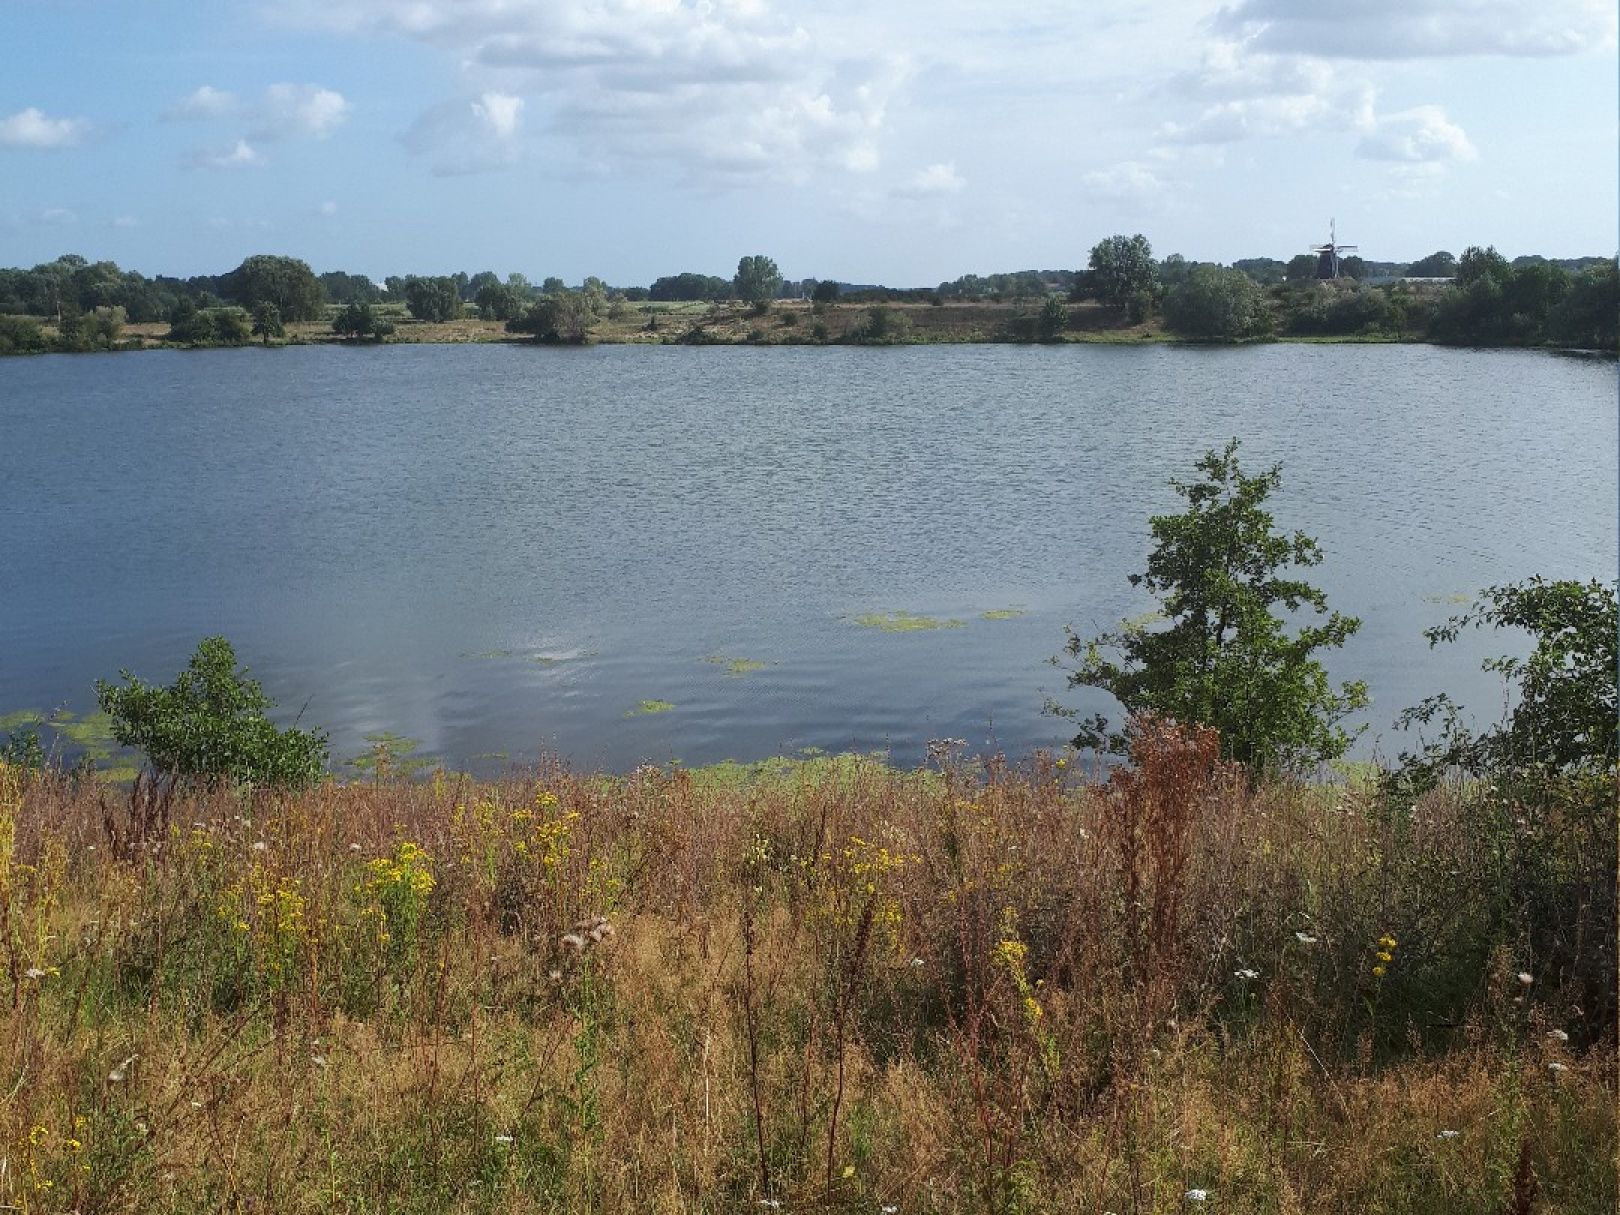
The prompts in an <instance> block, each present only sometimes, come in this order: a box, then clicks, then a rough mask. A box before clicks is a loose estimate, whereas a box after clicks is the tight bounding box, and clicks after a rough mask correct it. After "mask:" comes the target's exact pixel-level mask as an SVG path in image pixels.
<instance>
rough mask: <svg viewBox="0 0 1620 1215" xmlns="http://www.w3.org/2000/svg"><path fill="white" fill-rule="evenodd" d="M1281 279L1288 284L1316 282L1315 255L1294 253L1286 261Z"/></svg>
mask: <svg viewBox="0 0 1620 1215" xmlns="http://www.w3.org/2000/svg"><path fill="white" fill-rule="evenodd" d="M1283 279H1284V281H1286V282H1290V283H1311V282H1315V281H1316V254H1314V253H1296V254H1295V255H1294V256H1293V257H1291V258H1289V259H1288V264H1287V265H1286V266H1284V267H1283Z"/></svg>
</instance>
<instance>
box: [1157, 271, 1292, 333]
mask: <svg viewBox="0 0 1620 1215" xmlns="http://www.w3.org/2000/svg"><path fill="white" fill-rule="evenodd" d="M1164 320H1165V324H1167V325H1168V326H1169V327H1170V328H1171V329H1173V330H1175V331H1176V332H1177V333H1180V334H1183V335H1184V336H1186V337H1198V338H1222V339H1225V340H1228V341H1231V340H1236V339H1241V338H1250V337H1259V336H1261V335H1262V334H1265V333H1269V332H1270V330H1271V314H1270V313H1269V312H1267V311H1266V300H1265V293H1264V292H1263V291H1261V289H1260V288H1259V287H1257V286H1256V285H1255V282H1254V280H1253V279H1251V278H1250V277H1249V276H1248V275H1247V274H1244V273H1243V271H1241V270H1228V269H1226V268H1225V267H1224V266H1209V265H1202V264H1201V265H1197V266H1194V267H1193V268H1192V269H1191V270H1189V271H1188V272H1187V281H1186V282H1184V283H1182V284H1181V286H1179V287H1177V288H1176V289H1175V290H1174V291H1172V292H1170V294H1169V295H1168V296H1167V297H1166V298H1165V301H1164Z"/></svg>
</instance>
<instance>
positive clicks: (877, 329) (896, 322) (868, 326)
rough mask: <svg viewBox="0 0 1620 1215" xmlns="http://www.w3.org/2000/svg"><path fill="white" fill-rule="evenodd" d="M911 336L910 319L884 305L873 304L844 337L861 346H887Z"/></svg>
mask: <svg viewBox="0 0 1620 1215" xmlns="http://www.w3.org/2000/svg"><path fill="white" fill-rule="evenodd" d="M910 336H911V318H910V317H908V316H906V315H905V314H904V313H902V312H896V311H895V310H894V309H892V308H890V307H888V306H887V305H884V304H874V305H873V306H872V307H870V308H868V309H867V310H866V314H865V315H864V316H863V317H861V319H860V321H859V322H857V323H856V324H855V326H854V327H853V328H851V329H850V331H849V332H848V333H847V334H846V335H845V340H846V341H851V342H856V343H858V344H860V345H863V346H887V345H892V344H893V343H896V342H903V341H905V340H906V338H908V337H910Z"/></svg>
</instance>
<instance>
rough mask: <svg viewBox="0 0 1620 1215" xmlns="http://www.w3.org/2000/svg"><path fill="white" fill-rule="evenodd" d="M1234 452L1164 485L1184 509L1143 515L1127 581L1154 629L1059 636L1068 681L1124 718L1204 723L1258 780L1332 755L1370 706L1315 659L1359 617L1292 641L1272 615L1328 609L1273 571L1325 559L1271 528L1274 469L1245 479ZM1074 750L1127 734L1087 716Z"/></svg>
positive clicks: (1302, 632) (1117, 743)
mask: <svg viewBox="0 0 1620 1215" xmlns="http://www.w3.org/2000/svg"><path fill="white" fill-rule="evenodd" d="M1238 446H1239V444H1238V441H1237V440H1236V439H1233V440H1232V441H1231V442H1230V443H1228V444H1227V445H1226V448H1225V450H1224V451H1218V452H1217V451H1210V452H1207V453H1205V455H1204V457H1203V458H1202V459H1201V460H1199V461H1198V465H1197V468H1198V471H1199V472H1200V473H1201V474H1202V478H1201V479H1200V480H1197V481H1192V482H1181V481H1172V482H1171V483H1170V484H1171V485H1172V486H1173V487H1174V489H1175V491H1176V492H1177V493H1178V494H1180V495H1181V497H1182V498H1183V499H1185V501H1186V504H1187V509H1186V510H1185V511H1184V512H1182V513H1181V514H1177V515H1159V516H1155V517H1154V518H1152V519H1151V520H1150V521H1149V526H1150V527H1151V529H1152V533H1153V538H1154V541H1155V543H1154V548H1153V551H1152V553H1151V554H1150V555H1149V556H1148V561H1147V570H1146V572H1144V573H1141V574H1133V575H1131V577H1130V582H1131V585H1132V586H1138V587H1145V588H1146V589H1147V590H1148V591H1150V592H1151V593H1152V594H1154V595H1155V596H1156V597H1157V598H1158V600H1159V603H1160V608H1161V611H1162V614H1163V616H1164V618H1165V619H1164V624H1163V626H1162V627H1153V626H1149V627H1138V626H1135V625H1132V624H1130V623H1125V624H1122V625H1121V626H1120V628H1119V629H1118V630H1117V631H1115V632H1111V633H1104V634H1102V635H1101V636H1099V637H1096V638H1093V639H1090V640H1082V639H1081V638H1080V637H1079V636H1078V635H1077V634H1076V633H1075V632H1074V631H1073V629H1072V628H1071V629H1069V630H1067V635H1068V643H1067V646H1066V653H1067V654H1068V655H1069V656H1070V657H1071V658H1073V659H1075V660H1076V662H1077V664H1078V665H1076V666H1074V667H1072V668H1071V669H1070V671H1069V686H1070V687H1071V688H1078V687H1095V688H1101V689H1103V690H1104V691H1107V692H1110V693H1112V694H1113V696H1114V698H1115V699H1116V700H1118V701H1119V702H1120V704H1121V705H1122V706H1123V707H1124V708H1125V710H1126V711H1127V712H1128V713H1130V714H1132V715H1135V714H1138V713H1153V714H1157V715H1160V716H1165V717H1170V718H1173V719H1175V720H1176V721H1179V722H1182V723H1183V724H1198V725H1206V726H1212V727H1214V728H1215V729H1216V730H1218V731H1219V732H1220V735H1221V753H1222V755H1223V756H1224V757H1225V758H1227V759H1230V760H1235V761H1237V762H1239V763H1243V764H1247V765H1249V766H1250V767H1251V768H1253V769H1255V770H1257V771H1260V772H1265V771H1272V770H1276V769H1279V768H1286V767H1292V766H1296V765H1301V764H1309V763H1316V762H1320V761H1323V760H1329V759H1334V758H1336V757H1337V756H1340V755H1342V754H1344V752H1345V750H1346V748H1347V747H1348V746H1349V745H1350V741H1351V738H1352V736H1351V735H1350V734H1349V733H1347V732H1346V731H1345V730H1344V729H1342V728H1341V727H1340V725H1339V722H1340V721H1342V720H1343V719H1344V717H1345V716H1346V715H1348V714H1349V713H1351V712H1353V711H1354V710H1357V709H1360V708H1362V707H1363V706H1364V705H1365V704H1366V703H1367V692H1366V686H1365V685H1364V684H1362V683H1359V682H1349V683H1344V684H1341V685H1340V686H1339V688H1338V689H1336V690H1335V689H1334V688H1333V687H1332V686H1331V685H1330V684H1329V682H1328V677H1327V672H1326V671H1325V670H1324V669H1323V667H1322V665H1321V663H1320V662H1318V661H1316V660H1315V659H1314V658H1313V657H1312V655H1313V654H1314V653H1316V652H1317V651H1318V650H1321V649H1333V648H1338V647H1339V646H1342V645H1343V644H1344V643H1345V640H1346V639H1347V638H1349V637H1350V636H1351V635H1353V634H1354V633H1355V632H1356V630H1357V629H1358V628H1359V627H1360V626H1361V622H1360V621H1359V620H1357V619H1355V618H1354V617H1349V616H1341V615H1340V614H1339V613H1337V612H1333V613H1328V614H1327V618H1326V620H1324V621H1323V622H1322V623H1320V624H1317V625H1314V626H1312V625H1305V626H1302V627H1301V628H1300V629H1299V631H1298V632H1296V633H1292V634H1290V632H1289V629H1288V624H1287V622H1286V621H1285V620H1284V619H1282V618H1281V617H1280V616H1278V615H1277V614H1276V609H1278V608H1281V609H1285V610H1286V611H1287V612H1290V613H1297V612H1299V611H1300V609H1302V608H1309V609H1311V611H1313V612H1314V613H1315V614H1317V615H1319V616H1320V615H1322V614H1324V613H1327V600H1326V597H1325V596H1324V595H1323V593H1322V592H1321V591H1320V590H1318V589H1317V588H1316V587H1314V586H1311V585H1310V584H1309V583H1307V582H1304V581H1301V580H1299V579H1297V578H1289V577H1286V576H1284V571H1285V570H1287V568H1288V567H1290V566H1313V565H1317V564H1319V563H1320V562H1321V560H1322V554H1321V550H1320V549H1319V548H1318V547H1317V544H1316V541H1315V540H1313V539H1312V538H1311V537H1309V536H1307V535H1305V533H1304V532H1299V531H1296V532H1294V533H1293V534H1292V535H1287V534H1284V533H1280V532H1277V531H1274V530H1273V526H1272V522H1273V521H1272V516H1271V514H1270V512H1268V511H1266V510H1265V509H1264V503H1265V500H1266V499H1267V498H1268V497H1269V496H1270V495H1271V494H1272V493H1273V492H1274V491H1275V490H1276V489H1277V487H1278V486H1279V485H1280V484H1281V483H1282V469H1281V466H1280V465H1273V466H1272V467H1271V468H1270V469H1268V470H1266V471H1265V472H1263V473H1260V474H1259V475H1258V476H1253V477H1251V476H1246V475H1245V474H1244V473H1243V470H1242V469H1241V468H1240V467H1239V465H1238ZM1110 651H1111V652H1112V653H1113V655H1115V656H1110ZM1055 661H1060V662H1061V659H1058V660H1055ZM1054 709H1055V711H1057V712H1059V713H1060V714H1063V715H1066V716H1077V714H1076V713H1075V712H1074V711H1073V710H1066V709H1062V708H1059V707H1056V706H1054ZM1074 746H1076V747H1092V748H1098V749H1108V750H1111V751H1119V750H1121V749H1122V748H1123V746H1124V735H1123V733H1122V732H1121V731H1119V730H1110V729H1109V727H1108V722H1107V719H1106V718H1105V717H1104V716H1103V715H1101V714H1098V715H1096V716H1094V717H1092V718H1091V719H1089V720H1087V721H1085V722H1084V723H1083V725H1082V727H1081V729H1080V732H1079V733H1078V734H1077V735H1076V736H1075V738H1074Z"/></svg>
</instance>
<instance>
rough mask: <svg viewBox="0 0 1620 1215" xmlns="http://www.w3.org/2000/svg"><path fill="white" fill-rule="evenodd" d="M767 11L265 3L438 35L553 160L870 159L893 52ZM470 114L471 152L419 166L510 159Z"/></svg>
mask: <svg viewBox="0 0 1620 1215" xmlns="http://www.w3.org/2000/svg"><path fill="white" fill-rule="evenodd" d="M788 2H789V3H791V2H792V0H788ZM781 9H782V5H781V3H780V2H779V0H700V2H698V3H690V2H686V0H574V2H572V3H560V2H559V0H410V2H409V3H403V2H399V0H320V2H318V3H317V2H315V0H304V2H303V3H301V4H300V3H291V4H290V7H288V8H286V9H285V10H284V11H282V12H281V13H280V16H281V17H282V18H283V19H291V20H297V21H302V22H303V23H306V24H310V23H313V24H319V25H322V26H325V27H326V28H334V29H341V30H346V31H349V32H353V33H361V34H392V35H396V36H402V37H406V38H411V39H414V40H418V41H422V42H426V43H429V44H431V45H433V46H436V47H439V48H442V49H444V50H445V51H447V52H449V53H450V54H453V55H454V56H455V58H456V61H457V62H458V63H459V64H460V65H461V68H462V71H463V73H464V76H465V79H466V80H467V82H468V84H469V85H470V87H469V90H468V91H469V93H472V94H483V95H485V96H488V95H490V94H499V95H502V96H507V97H514V98H518V97H521V98H525V99H527V100H528V102H529V103H530V105H531V106H532V107H533V110H534V111H535V112H536V113H537V114H539V115H542V117H541V118H540V119H539V120H538V121H537V122H536V123H535V124H534V125H535V128H536V132H535V133H536V135H537V136H538V137H546V138H548V139H549V140H550V141H552V142H553V144H556V145H560V147H561V150H562V155H561V156H559V158H558V159H562V160H566V158H567V155H568V154H572V156H573V157H574V158H575V159H576V160H577V161H578V162H579V164H580V165H582V166H586V167H589V168H593V169H597V170H602V169H613V168H617V167H621V166H624V165H636V164H646V163H648V162H654V163H666V164H672V165H674V166H676V167H677V168H678V169H681V170H684V171H685V172H686V173H687V174H688V175H690V176H691V177H692V178H693V179H695V180H696V181H698V182H699V183H701V184H705V185H717V184H718V185H726V184H744V183H748V184H752V183H754V182H757V181H760V180H783V181H792V182H802V181H805V180H808V179H809V177H810V175H811V174H812V173H814V172H817V171H819V170H825V169H833V170H838V171H843V172H854V173H862V172H871V171H873V170H874V169H876V168H877V167H878V166H879V165H880V164H881V161H882V151H883V149H882V144H883V133H884V125H885V121H886V116H887V109H888V106H889V104H890V103H891V101H892V100H893V98H894V97H895V95H896V94H897V92H898V91H899V90H900V89H901V88H902V87H903V85H904V84H905V82H906V80H907V79H908V78H909V75H910V67H909V64H908V63H907V62H906V61H905V60H904V58H903V57H899V56H894V55H887V54H873V53H872V52H871V50H870V46H871V45H881V44H880V43H874V44H869V45H868V46H867V47H864V48H862V49H860V50H858V51H845V50H840V49H839V48H836V47H833V46H832V45H831V44H830V43H828V42H826V41H825V40H821V39H818V38H816V37H814V36H813V35H812V34H811V33H810V32H809V30H808V29H807V28H806V27H805V25H804V24H802V23H801V22H800V21H798V20H795V19H793V18H790V17H789V16H786V15H784V13H783V12H782V11H781ZM810 11H811V12H813V10H810ZM458 106H460V107H461V109H462V110H463V111H464V110H465V106H466V103H445V104H444V105H440V106H435V107H434V108H433V109H431V110H429V111H428V112H427V113H425V114H423V115H422V116H421V117H420V118H419V119H418V120H417V122H416V124H415V125H414V126H413V127H412V128H411V130H410V131H408V132H407V133H406V136H405V139H406V143H407V146H412V147H415V148H418V149H425V148H426V147H427V146H428V145H432V144H433V143H434V142H435V140H434V133H435V132H442V131H448V130H450V129H452V124H453V123H461V124H463V125H464V124H466V123H467V122H468V121H469V120H468V118H467V115H466V114H465V113H464V112H462V113H457V112H455V111H456V108H457V107H458ZM447 107H448V108H447ZM478 117H479V116H474V118H478ZM482 118H484V119H487V120H488V121H487V122H485V125H486V126H491V125H492V124H493V125H492V129H491V131H490V132H488V133H484V132H480V133H479V135H480V142H481V144H482V145H483V146H482V148H481V150H475V151H465V152H460V153H455V152H453V151H452V154H450V155H448V156H433V157H432V160H431V163H433V164H434V166H435V171H437V172H465V171H472V170H473V169H476V168H479V167H488V166H489V164H490V163H491V162H493V163H495V164H505V163H510V160H511V159H512V158H514V157H515V156H516V155H517V152H518V147H517V145H516V143H515V137H507V136H502V135H501V133H500V131H499V130H498V129H496V128H498V125H499V121H500V118H501V115H500V114H498V113H494V112H491V113H489V114H487V115H484V116H482ZM512 119H513V124H514V126H515V123H516V115H515V112H512ZM490 134H493V135H494V136H495V143H494V146H493V147H492V146H490V145H489V138H488V136H489V135H490Z"/></svg>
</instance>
